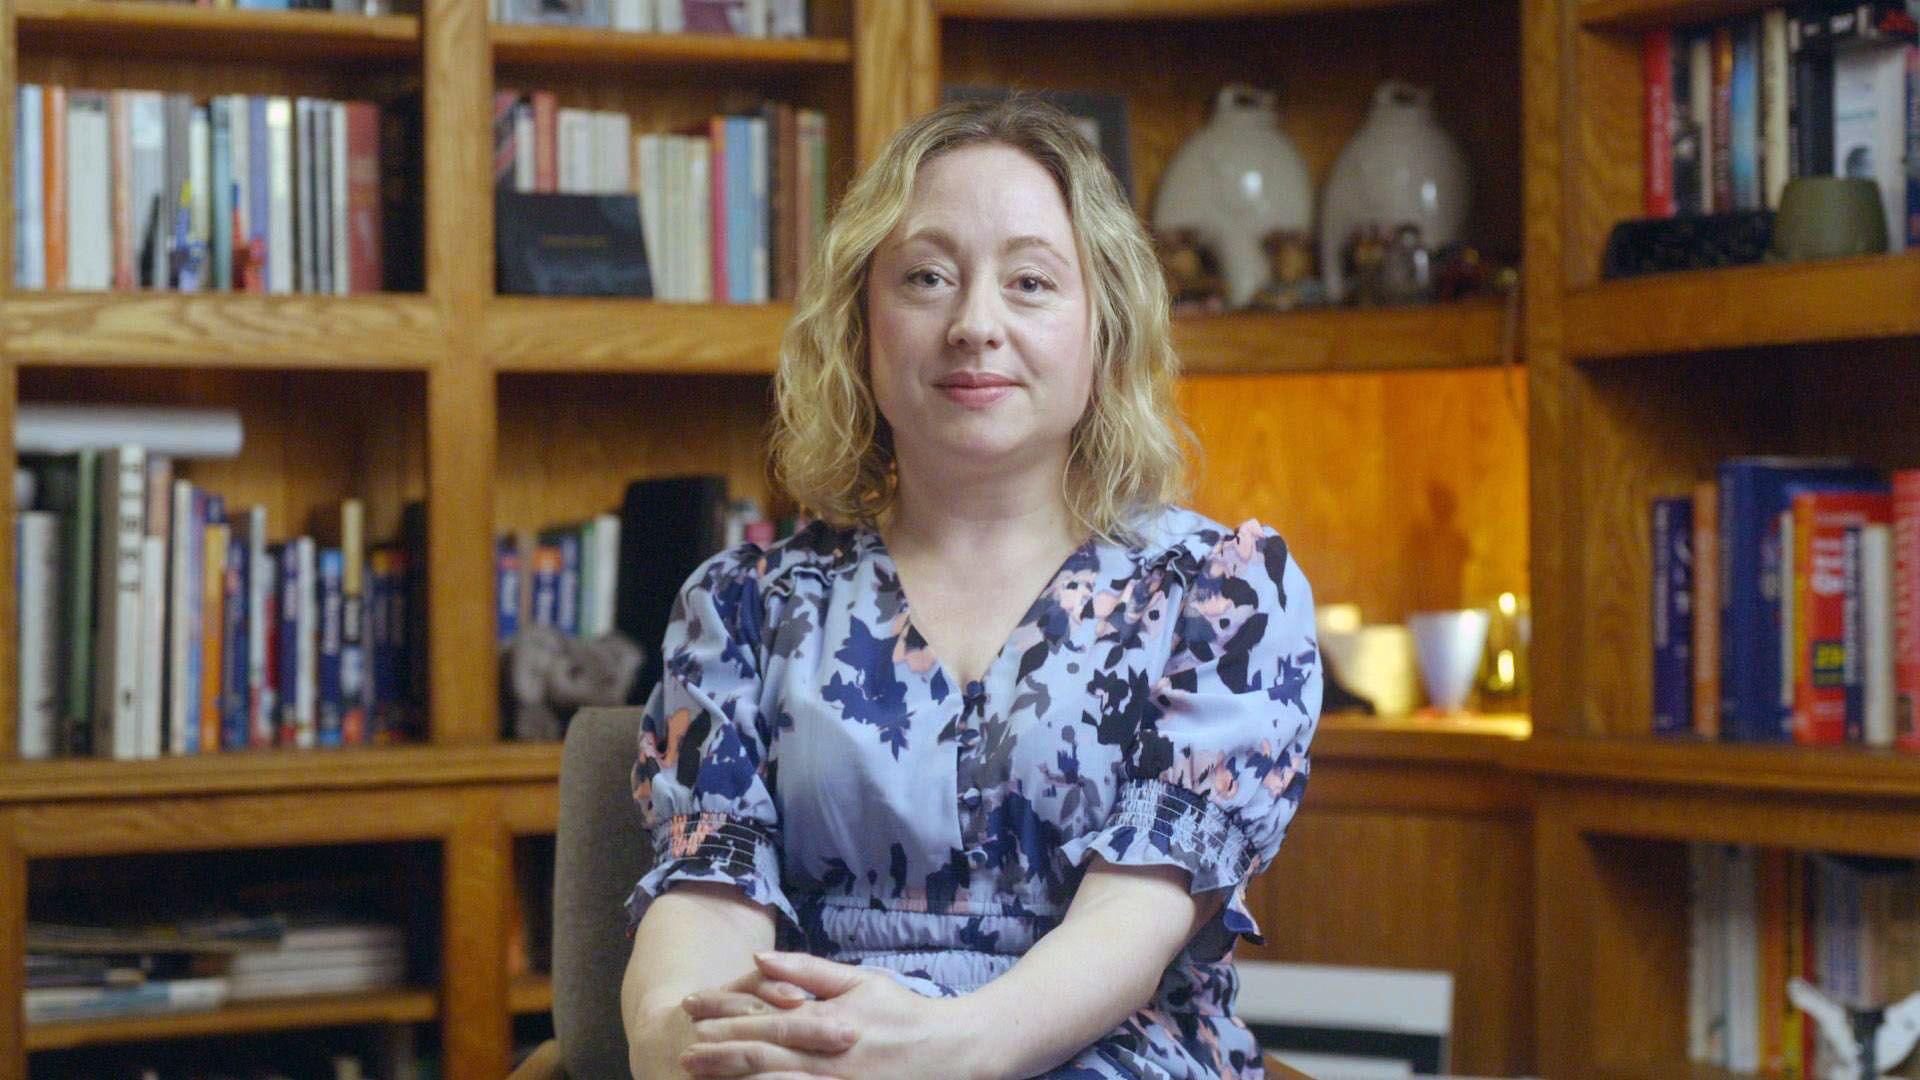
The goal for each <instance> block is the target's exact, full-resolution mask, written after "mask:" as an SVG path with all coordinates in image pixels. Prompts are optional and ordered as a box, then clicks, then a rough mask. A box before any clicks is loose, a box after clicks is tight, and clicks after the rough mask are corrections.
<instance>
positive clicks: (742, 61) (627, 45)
mask: <svg viewBox="0 0 1920 1080" xmlns="http://www.w3.org/2000/svg"><path fill="white" fill-rule="evenodd" d="M487 33H488V36H489V38H490V39H491V40H492V42H493V59H494V62H495V63H500V64H548V65H553V64H565V65H582V64H586V65H605V66H620V67H626V68H655V69H667V70H671V69H677V68H695V69H698V70H701V71H708V72H717V71H727V72H733V73H746V72H752V71H766V70H778V69H781V68H799V69H804V68H832V67H844V66H845V65H847V64H848V63H849V62H851V60H852V59H853V47H852V46H851V45H850V44H849V43H848V42H847V41H846V40H845V39H843V38H798V39H768V38H741V37H724V36H721V35H718V34H636V33H627V32H623V31H618V30H600V29H594V28H587V27H577V26H537V25H522V24H509V23H496V24H494V25H492V26H490V27H488V30H487Z"/></svg>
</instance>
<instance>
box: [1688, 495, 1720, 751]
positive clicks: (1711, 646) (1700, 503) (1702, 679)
mask: <svg viewBox="0 0 1920 1080" xmlns="http://www.w3.org/2000/svg"><path fill="white" fill-rule="evenodd" d="M1693 733H1694V734H1695V735H1698V736H1700V737H1701V738H1702V739H1707V740H1709V741H1711V740H1715V739H1718V738H1719V737H1720V487H1719V485H1718V484H1716V483H1715V482H1714V481H1712V480H1705V481H1702V482H1700V483H1698V484H1695V485H1694V486H1693Z"/></svg>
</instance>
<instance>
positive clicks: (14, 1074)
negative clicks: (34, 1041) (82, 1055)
mask: <svg viewBox="0 0 1920 1080" xmlns="http://www.w3.org/2000/svg"><path fill="white" fill-rule="evenodd" d="M17 828H18V823H17V822H16V821H15V820H14V818H13V815H11V814H8V813H5V812H0V913H4V914H0V1001H4V1002H6V1005H5V1006H4V1007H0V1047H9V1046H22V1045H24V1044H25V1043H26V1017H25V1015H24V1010H22V1009H21V1008H19V1007H18V1006H17V1005H15V1002H19V1001H21V1000H23V999H24V997H25V995H26V991H27V987H26V981H27V920H26V910H27V858H26V854H25V853H24V852H22V851H21V850H20V846H19V844H17V843H16V842H15V830H16V829H17ZM26 1074H27V1062H26V1055H25V1054H19V1053H10V1052H0V1080H23V1078H24V1077H25V1076H26Z"/></svg>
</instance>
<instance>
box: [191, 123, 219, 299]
mask: <svg viewBox="0 0 1920 1080" xmlns="http://www.w3.org/2000/svg"><path fill="white" fill-rule="evenodd" d="M212 165H213V117H212V115H211V114H210V113H209V112H208V111H207V107H206V106H205V105H202V104H195V105H193V106H192V111H191V114H190V118H189V119H188V121H187V236H188V238H189V239H190V240H191V241H192V242H193V243H195V244H200V245H206V244H210V243H212V242H213V231H212V218H213V176H212ZM212 278H213V266H212V262H211V256H209V262H208V264H207V266H206V267H205V268H204V269H203V270H202V272H201V274H200V287H201V288H203V289H204V288H206V286H207V283H208V282H209V281H211V280H212Z"/></svg>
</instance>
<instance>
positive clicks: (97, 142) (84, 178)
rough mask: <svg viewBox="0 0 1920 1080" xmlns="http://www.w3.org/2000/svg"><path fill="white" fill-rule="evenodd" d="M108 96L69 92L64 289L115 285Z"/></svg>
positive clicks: (111, 155)
mask: <svg viewBox="0 0 1920 1080" xmlns="http://www.w3.org/2000/svg"><path fill="white" fill-rule="evenodd" d="M107 101H108V95H107V94H105V93H101V92H97V91H89V90H74V91H71V92H70V93H69V94H68V95H67V169H66V178H67V215H66V219H67V288H69V289H109V288H112V287H113V145H112V144H113V133H112V125H111V122H110V121H109V119H108V115H107V114H108V107H107Z"/></svg>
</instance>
